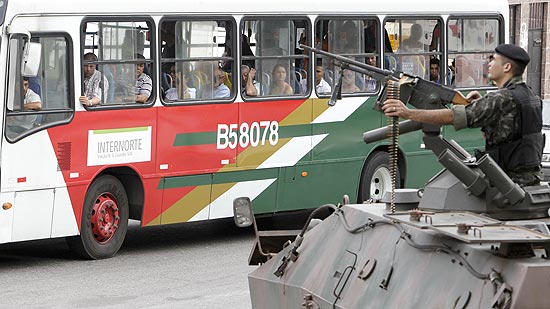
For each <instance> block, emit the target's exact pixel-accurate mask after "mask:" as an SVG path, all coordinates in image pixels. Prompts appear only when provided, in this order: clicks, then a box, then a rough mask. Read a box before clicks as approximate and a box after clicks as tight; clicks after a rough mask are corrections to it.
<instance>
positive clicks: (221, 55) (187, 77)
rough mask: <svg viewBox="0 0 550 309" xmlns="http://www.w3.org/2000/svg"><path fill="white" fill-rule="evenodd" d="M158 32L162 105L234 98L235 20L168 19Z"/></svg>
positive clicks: (162, 21)
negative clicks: (163, 78)
mask: <svg viewBox="0 0 550 309" xmlns="http://www.w3.org/2000/svg"><path fill="white" fill-rule="evenodd" d="M159 29H160V41H161V46H162V47H161V59H160V61H161V70H162V71H161V76H163V77H165V80H163V81H162V89H161V90H162V91H161V93H162V96H163V97H162V99H163V102H165V103H167V104H174V103H186V102H188V101H191V100H193V101H194V103H200V102H201V101H204V102H209V101H212V100H219V101H222V100H223V101H229V100H231V99H232V98H233V97H234V94H235V91H234V89H233V88H234V86H233V84H234V80H235V74H233V72H236V70H235V60H234V57H235V56H234V55H233V54H234V53H233V51H234V50H236V49H237V48H236V40H235V39H234V38H235V37H236V26H235V24H234V22H233V21H232V20H230V19H220V20H212V19H207V18H205V19H193V20H188V19H182V18H176V17H174V18H165V19H163V20H161V22H160V26H159ZM173 42H174V43H173ZM178 42H179V43H178Z"/></svg>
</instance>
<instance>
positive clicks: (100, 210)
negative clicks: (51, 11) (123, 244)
mask: <svg viewBox="0 0 550 309" xmlns="http://www.w3.org/2000/svg"><path fill="white" fill-rule="evenodd" d="M90 223H91V228H92V234H93V235H94V238H95V240H96V241H97V242H98V243H100V244H104V243H107V242H109V240H111V238H113V236H114V235H115V233H116V230H117V229H118V226H119V224H120V212H119V208H118V205H117V201H116V199H115V197H114V196H113V195H112V194H110V193H103V194H101V195H100V196H98V197H97V199H96V200H95V203H94V207H93V209H92V217H91V218H90Z"/></svg>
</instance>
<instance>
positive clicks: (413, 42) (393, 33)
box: [384, 18, 444, 82]
mask: <svg viewBox="0 0 550 309" xmlns="http://www.w3.org/2000/svg"><path fill="white" fill-rule="evenodd" d="M441 23H442V22H441V20H439V19H412V18H396V19H388V20H386V22H385V24H384V31H385V33H386V34H387V35H388V39H389V41H388V40H386V42H385V43H384V45H385V46H384V47H385V50H386V51H387V52H388V54H387V55H386V57H385V59H384V67H385V68H387V69H390V70H396V71H403V72H404V73H408V74H411V75H414V76H419V77H421V78H424V79H431V78H430V77H431V76H430V63H431V62H432V63H433V61H432V59H436V60H437V62H439V63H442V59H441V57H442V53H441V46H440V44H441V38H440V37H439V36H440V31H438V30H437V29H438V28H440V27H441V26H440V25H441ZM434 36H435V37H434ZM443 74H444V72H443V70H442V68H441V66H440V68H439V76H442V75H443ZM432 76H433V79H432V81H434V82H441V81H440V78H439V76H435V75H433V74H432Z"/></svg>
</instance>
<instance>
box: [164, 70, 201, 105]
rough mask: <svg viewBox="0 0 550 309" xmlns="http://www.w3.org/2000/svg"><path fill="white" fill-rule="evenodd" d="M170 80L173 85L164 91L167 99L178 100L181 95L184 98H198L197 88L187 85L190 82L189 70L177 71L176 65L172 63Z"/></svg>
mask: <svg viewBox="0 0 550 309" xmlns="http://www.w3.org/2000/svg"><path fill="white" fill-rule="evenodd" d="M170 80H171V85H170V87H169V88H168V90H166V91H165V93H164V95H165V99H166V100H167V101H177V100H179V99H180V97H181V98H182V99H183V100H193V99H196V98H197V89H196V88H191V87H189V86H188V85H187V84H188V83H189V72H176V66H175V65H172V66H171V67H170ZM180 93H181V95H180Z"/></svg>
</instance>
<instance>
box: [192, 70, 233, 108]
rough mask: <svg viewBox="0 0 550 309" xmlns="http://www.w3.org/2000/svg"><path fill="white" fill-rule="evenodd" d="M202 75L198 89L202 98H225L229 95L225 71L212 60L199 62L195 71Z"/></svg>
mask: <svg viewBox="0 0 550 309" xmlns="http://www.w3.org/2000/svg"><path fill="white" fill-rule="evenodd" d="M195 73H196V74H198V75H201V76H203V79H204V81H203V82H202V86H201V87H200V89H199V92H200V98H202V99H225V98H229V97H231V90H230V89H229V87H227V85H225V78H226V74H225V72H224V71H223V70H222V69H221V68H220V67H219V66H217V65H214V64H213V63H212V62H200V63H199V64H198V65H197V70H196V72H195Z"/></svg>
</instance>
